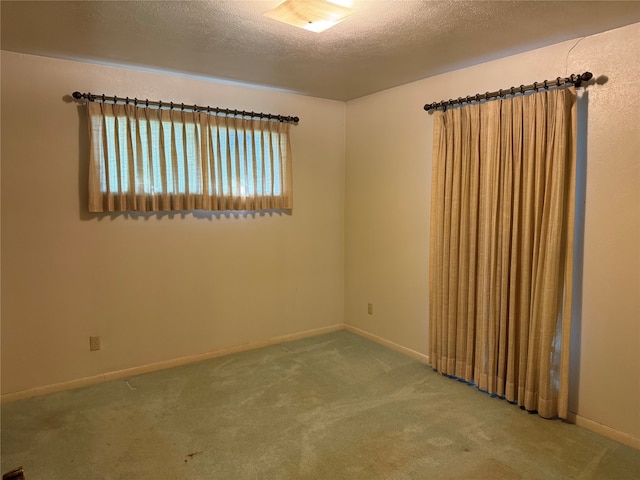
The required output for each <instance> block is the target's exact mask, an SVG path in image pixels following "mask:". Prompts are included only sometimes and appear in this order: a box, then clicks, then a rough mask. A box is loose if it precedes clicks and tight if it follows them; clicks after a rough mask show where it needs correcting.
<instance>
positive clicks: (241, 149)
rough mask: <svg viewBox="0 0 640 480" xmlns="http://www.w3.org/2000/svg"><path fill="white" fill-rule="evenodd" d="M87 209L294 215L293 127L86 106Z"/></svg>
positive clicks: (177, 111) (107, 105)
mask: <svg viewBox="0 0 640 480" xmlns="http://www.w3.org/2000/svg"><path fill="white" fill-rule="evenodd" d="M87 110H88V116H89V134H90V144H91V146H90V166H89V211H91V212H103V211H107V212H121V211H140V212H146V211H160V210H268V209H291V208H292V207H293V198H292V167H291V165H292V159H291V147H290V141H289V127H290V124H288V123H286V122H279V121H276V120H261V119H249V118H244V117H243V118H240V117H232V116H225V115H214V114H208V113H205V112H185V111H183V110H180V109H158V108H149V107H145V106H142V107H141V106H139V105H138V106H135V105H132V104H129V105H126V104H124V105H123V104H111V103H104V102H102V103H100V102H92V103H89V104H88V109H87Z"/></svg>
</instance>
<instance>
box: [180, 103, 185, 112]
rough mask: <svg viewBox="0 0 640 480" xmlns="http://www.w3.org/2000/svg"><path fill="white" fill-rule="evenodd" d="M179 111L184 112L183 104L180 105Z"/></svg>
mask: <svg viewBox="0 0 640 480" xmlns="http://www.w3.org/2000/svg"><path fill="white" fill-rule="evenodd" d="M180 110H182V111H183V112H184V103H183V104H181V105H180Z"/></svg>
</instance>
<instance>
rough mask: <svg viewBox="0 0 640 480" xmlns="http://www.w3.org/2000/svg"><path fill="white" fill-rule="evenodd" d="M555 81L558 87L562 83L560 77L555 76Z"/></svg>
mask: <svg viewBox="0 0 640 480" xmlns="http://www.w3.org/2000/svg"><path fill="white" fill-rule="evenodd" d="M556 82H557V83H556V86H558V87H559V86H560V85H562V83H561V82H562V78H560V77H558V78H556Z"/></svg>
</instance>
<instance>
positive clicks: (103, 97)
mask: <svg viewBox="0 0 640 480" xmlns="http://www.w3.org/2000/svg"><path fill="white" fill-rule="evenodd" d="M106 101H107V100H106V97H105V96H104V93H103V94H102V103H104V102H106Z"/></svg>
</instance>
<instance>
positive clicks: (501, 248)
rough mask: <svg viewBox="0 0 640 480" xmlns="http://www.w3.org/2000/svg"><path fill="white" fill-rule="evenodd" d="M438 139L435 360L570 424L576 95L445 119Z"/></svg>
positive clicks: (550, 94)
mask: <svg viewBox="0 0 640 480" xmlns="http://www.w3.org/2000/svg"><path fill="white" fill-rule="evenodd" d="M433 142H434V145H433V177H432V199H431V239H430V272H429V276H430V287H429V288H430V306H429V308H430V327H429V331H430V341H429V343H430V345H429V355H430V356H429V359H430V362H431V364H432V366H433V367H434V368H435V369H436V370H437V371H439V372H441V373H442V374H446V375H450V376H454V377H457V378H459V379H463V380H466V381H467V382H471V383H473V384H475V385H476V386H477V387H478V388H479V389H480V390H482V391H485V392H488V393H490V394H492V395H497V396H500V397H504V398H506V399H507V400H508V401H510V402H515V403H517V404H518V405H520V406H522V407H524V408H525V409H527V410H529V411H537V412H538V414H539V415H540V416H542V417H545V418H552V417H560V418H566V417H567V408H568V376H569V339H570V323H571V287H572V270H573V241H574V239H573V235H574V233H573V228H574V227H573V222H574V208H575V207H574V202H575V200H574V198H575V170H576V93H575V88H574V87H569V88H566V89H558V90H550V91H542V92H538V93H534V94H530V95H524V96H516V97H512V98H505V99H501V100H496V101H488V102H485V103H481V104H471V105H467V106H464V107H461V108H453V109H449V110H447V111H445V112H442V111H438V112H436V113H435V118H434V139H433Z"/></svg>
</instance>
